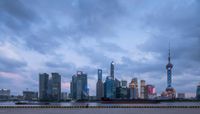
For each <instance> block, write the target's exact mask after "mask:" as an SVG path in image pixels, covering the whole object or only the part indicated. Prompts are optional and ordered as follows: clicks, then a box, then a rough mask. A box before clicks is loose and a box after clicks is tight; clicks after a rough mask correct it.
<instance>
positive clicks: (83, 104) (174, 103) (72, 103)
mask: <svg viewBox="0 0 200 114" xmlns="http://www.w3.org/2000/svg"><path fill="white" fill-rule="evenodd" d="M32 103H38V102H32ZM87 104H88V105H89V106H200V102H161V103H157V104H149V103H148V104H144V103H142V104H111V103H109V104H105V103H97V102H84V103H77V102H61V103H50V104H49V105H56V106H86V105H87ZM0 106H16V104H15V102H0ZM20 106H24V105H20ZM28 106H39V105H28Z"/></svg>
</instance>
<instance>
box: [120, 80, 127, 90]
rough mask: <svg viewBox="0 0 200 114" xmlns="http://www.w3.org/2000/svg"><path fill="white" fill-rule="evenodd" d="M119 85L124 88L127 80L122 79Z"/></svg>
mask: <svg viewBox="0 0 200 114" xmlns="http://www.w3.org/2000/svg"><path fill="white" fill-rule="evenodd" d="M121 87H122V88H126V87H127V81H126V80H122V81H121Z"/></svg>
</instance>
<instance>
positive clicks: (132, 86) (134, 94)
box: [129, 78, 139, 99]
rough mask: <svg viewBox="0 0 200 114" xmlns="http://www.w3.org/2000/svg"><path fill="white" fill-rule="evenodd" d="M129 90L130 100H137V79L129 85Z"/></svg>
mask: <svg viewBox="0 0 200 114" xmlns="http://www.w3.org/2000/svg"><path fill="white" fill-rule="evenodd" d="M129 88H130V99H138V96H139V94H138V81H137V78H133V79H132V80H131V83H130V84H129Z"/></svg>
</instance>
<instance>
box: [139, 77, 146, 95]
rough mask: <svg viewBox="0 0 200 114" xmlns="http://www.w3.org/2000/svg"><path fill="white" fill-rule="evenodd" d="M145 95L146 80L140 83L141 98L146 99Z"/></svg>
mask: <svg viewBox="0 0 200 114" xmlns="http://www.w3.org/2000/svg"><path fill="white" fill-rule="evenodd" d="M144 94H145V80H141V81H140V98H141V99H144Z"/></svg>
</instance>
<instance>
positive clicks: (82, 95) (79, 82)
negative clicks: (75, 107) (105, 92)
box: [70, 71, 89, 100]
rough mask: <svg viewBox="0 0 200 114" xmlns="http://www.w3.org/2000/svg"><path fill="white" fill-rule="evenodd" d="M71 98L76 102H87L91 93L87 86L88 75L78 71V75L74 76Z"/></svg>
mask: <svg viewBox="0 0 200 114" xmlns="http://www.w3.org/2000/svg"><path fill="white" fill-rule="evenodd" d="M70 86H71V87H70V88H71V97H72V99H74V100H87V99H88V97H89V91H88V86H87V74H85V73H83V72H82V71H78V72H77V74H76V75H73V76H72V82H71V85H70Z"/></svg>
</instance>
